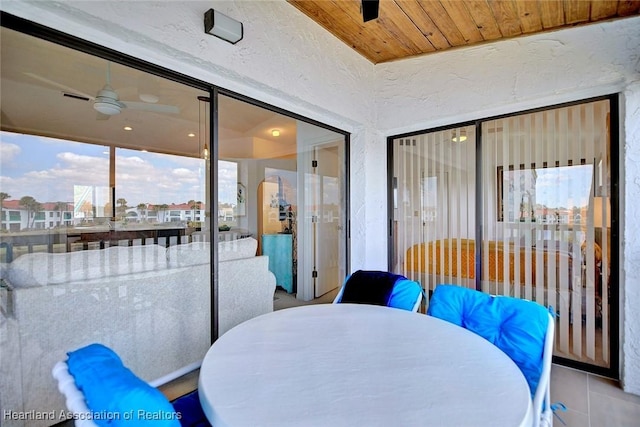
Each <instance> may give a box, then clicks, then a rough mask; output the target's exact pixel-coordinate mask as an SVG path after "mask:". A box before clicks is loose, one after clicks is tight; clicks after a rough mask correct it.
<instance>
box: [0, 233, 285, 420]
mask: <svg viewBox="0 0 640 427" xmlns="http://www.w3.org/2000/svg"><path fill="white" fill-rule="evenodd" d="M256 247H257V241H256V240H255V239H253V238H247V239H240V240H236V241H231V242H221V243H220V244H219V248H218V249H219V250H218V258H219V271H218V281H219V284H218V304H219V307H220V308H219V333H220V335H221V334H223V333H224V332H226V331H228V330H229V329H230V328H232V327H233V326H235V325H237V324H238V323H241V322H243V321H245V320H248V319H250V318H252V317H255V316H258V315H260V314H263V313H267V312H270V311H272V310H273V294H274V291H275V286H276V280H275V276H274V275H273V274H272V273H271V272H270V271H269V269H268V265H269V262H268V257H265V256H255V254H256ZM210 259H211V254H210V244H209V243H189V244H185V245H177V246H171V247H169V248H167V249H165V248H164V247H162V246H158V245H147V246H131V247H120V246H115V247H109V248H106V249H102V250H89V251H80V252H69V253H61V254H51V253H33V254H27V255H23V256H21V257H18V258H17V259H16V260H14V261H13V262H12V263H11V264H9V265H7V266H5V268H4V269H2V271H1V274H2V279H3V282H4V284H3V287H2V289H1V290H0V312H1V315H0V377H1V378H2V381H1V382H0V411H3V413H4V414H6V412H4V411H13V412H14V413H16V414H17V413H19V412H20V413H28V412H29V411H36V412H37V413H40V414H42V413H50V412H51V411H55V416H56V417H58V416H59V413H60V410H63V409H64V408H65V405H64V401H63V398H62V395H61V394H60V393H59V392H58V391H57V389H56V385H55V381H54V380H53V377H52V375H51V369H52V368H53V366H54V365H55V363H56V362H57V361H59V360H63V359H64V358H65V355H66V352H67V351H69V350H73V349H76V348H79V347H81V346H84V345H87V344H90V343H93V342H99V343H102V344H105V345H107V346H109V347H111V348H113V349H114V350H115V351H116V352H117V353H118V354H119V355H120V356H121V357H122V359H123V362H124V363H125V365H126V366H128V367H129V368H131V369H132V370H133V371H134V372H135V373H136V374H137V375H138V376H140V377H141V378H143V379H145V380H147V381H149V382H150V383H151V384H153V385H159V384H161V383H163V382H166V381H168V380H170V379H172V378H175V377H176V376H179V375H180V374H182V373H186V372H188V371H190V370H193V369H195V368H197V367H198V366H199V364H200V362H201V360H202V358H203V357H204V354H205V353H206V351H207V350H208V348H209V346H210V343H211V336H210V324H211V314H210V313H211V292H210V283H211V280H212V275H211V269H210V265H211V263H210ZM36 412H34V414H35V413H36ZM9 418H10V417H9ZM59 421H61V420H60V419H57V418H56V419H55V420H34V419H29V420H11V419H8V418H7V417H3V420H2V425H3V426H5V425H6V426H23V425H24V426H46V425H52V424H55V423H56V422H59Z"/></svg>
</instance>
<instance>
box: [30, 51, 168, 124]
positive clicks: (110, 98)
mask: <svg viewBox="0 0 640 427" xmlns="http://www.w3.org/2000/svg"><path fill="white" fill-rule="evenodd" d="M24 74H25V75H27V76H29V77H31V78H34V79H36V80H39V81H41V82H44V83H47V84H49V85H51V86H54V87H57V88H59V89H62V90H63V92H62V93H63V95H64V96H67V97H70V98H74V99H80V100H85V101H90V100H91V101H93V109H94V110H96V111H97V112H98V117H97V118H98V119H101V120H106V119H108V118H109V117H110V116H114V115H117V114H120V113H121V112H122V110H123V109H125V108H131V109H133V110H143V111H151V112H155V113H169V114H178V113H180V109H179V108H178V107H176V106H174V105H163V104H155V103H150V102H137V101H123V100H120V97H119V96H118V93H117V92H116V91H115V89H113V87H111V64H110V63H109V62H107V78H106V83H105V85H104V86H103V87H102V89H100V90H99V91H98V93H97V94H96V95H95V96H91V95H88V94H86V93H83V92H81V91H79V90H76V89H74V88H72V87H69V86H66V85H63V84H61V83H58V82H55V81H53V80H49V79H47V78H45V77H42V76H39V75H37V74H34V73H29V72H25V73H24ZM150 98H155V99H157V97H154V96H147V98H146V99H150Z"/></svg>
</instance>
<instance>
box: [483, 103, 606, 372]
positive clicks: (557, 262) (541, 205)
mask: <svg viewBox="0 0 640 427" xmlns="http://www.w3.org/2000/svg"><path fill="white" fill-rule="evenodd" d="M610 113H611V111H610V106H609V101H608V100H602V101H595V102H587V103H584V104H579V105H572V106H567V107H563V108H556V109H551V110H545V111H540V112H535V113H529V114H522V115H517V116H513V117H508V118H503V119H498V120H491V121H488V122H485V123H483V124H482V153H483V154H482V156H483V157H482V165H483V176H482V181H483V182H485V183H486V184H487V185H485V186H483V188H485V189H486V190H485V192H484V193H483V197H482V210H483V215H482V219H483V221H482V230H483V236H482V237H483V240H482V254H483V256H482V280H481V287H482V290H484V291H486V292H491V293H496V294H503V295H513V296H516V297H521V298H526V299H530V300H534V301H537V302H539V303H541V304H543V305H547V306H549V307H553V309H554V310H555V311H556V312H557V314H558V316H557V318H556V337H557V339H556V347H555V354H556V355H558V356H561V357H564V358H567V359H572V360H575V361H579V362H584V363H588V364H593V365H596V366H599V367H605V368H607V367H609V366H610V363H611V354H610V351H609V339H610V323H611V316H610V310H611V308H610V306H611V304H610V301H611V298H610V295H611V289H610V285H609V281H610V275H609V271H610V269H611V246H612V244H611V208H610V206H611V202H610V200H611V166H610V165H611V161H610V158H611V153H610V135H609V117H610ZM507 278H508V280H507Z"/></svg>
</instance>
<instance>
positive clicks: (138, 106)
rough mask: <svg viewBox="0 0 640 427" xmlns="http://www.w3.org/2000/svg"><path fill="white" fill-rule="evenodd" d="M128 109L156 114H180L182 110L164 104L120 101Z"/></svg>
mask: <svg viewBox="0 0 640 427" xmlns="http://www.w3.org/2000/svg"><path fill="white" fill-rule="evenodd" d="M120 102H121V103H122V104H124V105H125V106H126V107H127V108H131V109H133V110H144V111H152V112H154V113H169V114H179V113H180V109H179V108H178V107H176V106H175V105H163V104H147V103H146V102H134V101H120Z"/></svg>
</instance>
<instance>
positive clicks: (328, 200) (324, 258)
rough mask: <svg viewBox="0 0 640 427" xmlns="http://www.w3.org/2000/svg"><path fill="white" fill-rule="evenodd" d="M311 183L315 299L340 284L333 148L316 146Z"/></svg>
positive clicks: (336, 166)
mask: <svg viewBox="0 0 640 427" xmlns="http://www.w3.org/2000/svg"><path fill="white" fill-rule="evenodd" d="M314 151H315V157H316V161H317V163H316V167H315V175H316V179H315V183H316V187H317V188H316V191H315V193H316V200H317V212H318V213H317V218H316V222H315V247H316V251H315V253H316V256H315V262H316V271H317V274H316V281H315V289H314V294H315V297H319V296H322V295H324V294H326V293H327V292H330V291H332V290H334V289H336V288H337V287H338V286H340V285H341V278H340V271H339V270H340V268H339V265H340V241H341V239H340V230H341V215H340V207H341V203H340V200H341V196H340V195H341V191H340V189H341V185H340V177H339V164H340V163H339V150H338V147H337V145H323V146H317V147H315V149H314Z"/></svg>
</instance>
